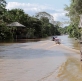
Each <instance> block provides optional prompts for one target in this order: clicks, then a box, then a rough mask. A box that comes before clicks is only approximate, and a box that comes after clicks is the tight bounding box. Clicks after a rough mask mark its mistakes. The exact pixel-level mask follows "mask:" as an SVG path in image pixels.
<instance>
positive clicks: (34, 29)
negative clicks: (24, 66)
mask: <svg viewBox="0 0 82 81" xmlns="http://www.w3.org/2000/svg"><path fill="white" fill-rule="evenodd" d="M6 4H7V3H6V1H5V0H1V1H0V40H5V39H15V38H16V37H17V38H43V37H47V36H52V35H60V34H63V33H67V32H66V31H65V30H66V29H65V28H61V27H59V26H58V25H53V24H52V23H50V22H49V19H48V18H47V17H44V16H41V17H40V18H37V17H32V16H29V15H28V14H26V13H25V12H24V11H23V10H22V9H12V10H7V9H6ZM12 22H19V23H21V24H23V25H24V26H25V27H8V26H7V24H10V23H12Z"/></svg>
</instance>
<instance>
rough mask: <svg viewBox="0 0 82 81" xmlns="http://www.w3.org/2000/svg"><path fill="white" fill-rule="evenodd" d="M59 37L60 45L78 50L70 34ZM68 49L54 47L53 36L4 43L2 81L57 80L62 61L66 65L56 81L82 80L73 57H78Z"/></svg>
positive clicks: (0, 56)
mask: <svg viewBox="0 0 82 81" xmlns="http://www.w3.org/2000/svg"><path fill="white" fill-rule="evenodd" d="M58 38H60V39H61V44H63V45H65V46H67V47H69V48H73V49H75V50H79V48H80V46H79V43H78V41H77V40H75V39H74V38H69V37H68V35H62V36H58ZM63 48H64V49H63ZM69 50H70V49H68V48H65V47H63V46H62V45H60V46H59V45H56V46H55V44H54V42H53V41H52V37H48V38H46V39H37V40H16V41H12V42H9V43H8V42H7V43H6V42H2V43H0V81H54V76H55V75H54V74H55V71H57V70H56V69H58V67H60V65H61V64H62V63H63V62H65V63H64V65H62V68H60V71H59V74H58V75H57V77H58V78H57V79H58V80H56V81H82V77H81V76H80V75H82V73H80V72H81V71H80V70H79V65H80V64H79V61H78V60H77V59H74V58H73V57H71V55H73V56H75V55H78V54H77V53H76V54H75V52H72V51H69ZM68 57H69V58H68ZM76 57H77V56H76ZM71 67H72V68H71ZM77 74H78V75H77ZM52 75H53V76H52ZM48 77H49V78H48ZM47 78H48V79H49V80H47ZM52 78H53V79H52ZM78 78H79V79H78Z"/></svg>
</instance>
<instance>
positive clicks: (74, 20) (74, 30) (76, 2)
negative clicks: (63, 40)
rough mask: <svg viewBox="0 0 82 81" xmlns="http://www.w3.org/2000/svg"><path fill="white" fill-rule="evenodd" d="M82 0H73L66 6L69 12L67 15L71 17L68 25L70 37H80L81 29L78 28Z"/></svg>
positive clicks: (81, 12)
mask: <svg viewBox="0 0 82 81" xmlns="http://www.w3.org/2000/svg"><path fill="white" fill-rule="evenodd" d="M81 4H82V0H71V2H70V5H69V6H67V5H66V7H65V10H66V11H67V12H68V13H67V14H66V15H67V16H68V17H69V18H70V21H71V23H70V25H69V27H68V33H69V35H70V37H76V38H79V37H80V30H79V28H78V25H79V19H80V16H79V15H80V14H82V5H81Z"/></svg>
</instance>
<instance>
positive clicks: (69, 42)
mask: <svg viewBox="0 0 82 81" xmlns="http://www.w3.org/2000/svg"><path fill="white" fill-rule="evenodd" d="M58 38H60V40H61V44H63V45H65V46H68V47H70V48H73V49H76V50H79V49H80V44H79V42H78V40H76V39H75V38H69V36H68V35H61V36H58ZM45 40H52V37H48V38H43V39H20V40H14V41H2V42H0V46H6V45H11V44H16V43H29V42H30V43H33V42H38V41H45Z"/></svg>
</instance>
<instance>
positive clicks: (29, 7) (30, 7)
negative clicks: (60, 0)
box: [6, 2, 53, 12]
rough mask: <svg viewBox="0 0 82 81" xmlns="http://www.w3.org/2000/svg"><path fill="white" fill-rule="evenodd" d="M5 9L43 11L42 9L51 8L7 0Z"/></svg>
mask: <svg viewBox="0 0 82 81" xmlns="http://www.w3.org/2000/svg"><path fill="white" fill-rule="evenodd" d="M6 8H7V9H13V8H21V9H24V10H25V11H37V12H38V11H43V10H47V9H48V10H49V9H50V10H52V9H53V8H51V7H50V6H47V5H40V4H30V3H18V2H9V3H8V4H7V7H6Z"/></svg>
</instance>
